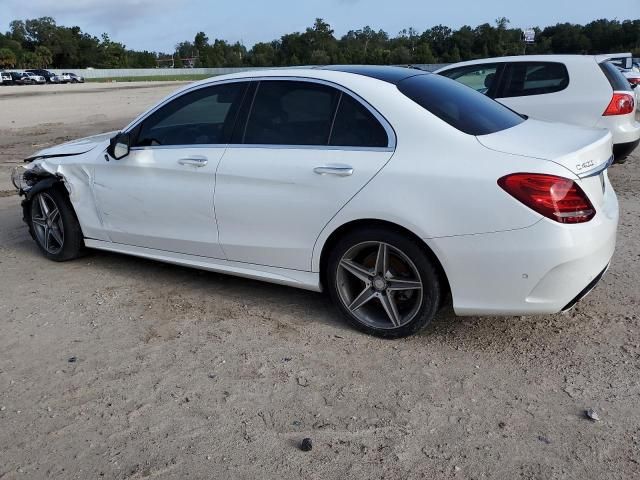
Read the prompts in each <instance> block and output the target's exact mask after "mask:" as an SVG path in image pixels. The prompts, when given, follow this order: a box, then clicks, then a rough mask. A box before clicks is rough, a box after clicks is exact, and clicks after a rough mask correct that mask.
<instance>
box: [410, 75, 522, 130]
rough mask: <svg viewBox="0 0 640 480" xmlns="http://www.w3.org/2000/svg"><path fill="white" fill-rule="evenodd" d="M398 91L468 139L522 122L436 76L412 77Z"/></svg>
mask: <svg viewBox="0 0 640 480" xmlns="http://www.w3.org/2000/svg"><path fill="white" fill-rule="evenodd" d="M398 89H399V90H400V91H401V92H402V93H403V94H404V95H406V96H407V97H409V98H410V99H411V100H413V101H414V102H416V103H417V104H418V105H420V106H421V107H423V108H424V109H426V110H428V111H429V112H431V113H432V114H434V115H435V116H436V117H438V118H440V119H442V120H444V121H445V122H447V123H448V124H449V125H451V126H452V127H454V128H456V129H458V130H460V131H461V132H464V133H467V134H469V135H488V134H490V133H495V132H499V131H501V130H506V129H507V128H511V127H515V126H516V125H518V124H520V123H522V122H524V120H525V118H524V117H523V116H521V115H518V114H517V113H516V112H514V111H513V110H511V109H509V108H507V107H505V106H504V105H502V104H500V103H498V102H496V101H495V100H492V99H491V98H489V97H487V96H486V95H483V94H482V93H479V92H477V91H475V90H474V89H473V88H470V87H467V86H465V85H463V84H461V83H458V82H456V81H455V80H451V79H449V78H446V77H443V76H440V75H432V74H427V75H416V76H413V77H409V78H407V79H406V80H402V81H401V82H399V83H398Z"/></svg>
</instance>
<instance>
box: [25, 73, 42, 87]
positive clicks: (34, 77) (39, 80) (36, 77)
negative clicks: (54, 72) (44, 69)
mask: <svg viewBox="0 0 640 480" xmlns="http://www.w3.org/2000/svg"><path fill="white" fill-rule="evenodd" d="M24 74H25V75H26V76H27V77H29V78H30V79H31V83H33V84H34V85H44V84H45V83H47V81H46V80H45V78H44V77H42V76H40V75H36V74H35V73H31V72H24Z"/></svg>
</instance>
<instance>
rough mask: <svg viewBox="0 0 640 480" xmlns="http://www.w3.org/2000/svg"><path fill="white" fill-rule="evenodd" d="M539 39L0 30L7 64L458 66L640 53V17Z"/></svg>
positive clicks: (504, 29)
mask: <svg viewBox="0 0 640 480" xmlns="http://www.w3.org/2000/svg"><path fill="white" fill-rule="evenodd" d="M534 30H535V33H536V41H535V43H533V44H528V45H525V43H524V42H523V41H522V30H521V29H519V28H510V26H509V20H508V19H506V18H504V17H502V18H498V19H496V21H495V22H494V24H489V23H484V24H482V25H478V26H476V27H475V28H473V27H471V26H467V25H465V26H463V27H460V28H459V29H457V30H453V29H451V28H449V27H447V26H444V25H436V26H434V27H432V28H428V29H426V30H424V31H422V32H421V31H419V30H416V29H414V28H409V29H406V30H402V31H401V32H399V33H398V34H397V35H395V36H391V35H389V34H388V33H387V32H385V31H383V30H374V29H373V28H371V27H368V26H367V27H364V28H362V29H359V30H350V31H349V32H347V33H346V34H345V35H343V36H341V37H339V38H338V37H336V36H335V35H334V31H333V29H332V28H331V25H329V24H328V23H327V22H325V21H324V20H323V19H320V18H318V19H316V21H315V22H314V24H313V26H311V27H308V28H307V29H306V30H305V31H304V32H294V33H288V34H285V35H283V36H282V37H281V38H279V39H277V40H273V41H271V42H259V43H256V44H255V45H253V47H251V48H249V49H248V48H247V47H245V46H244V45H243V44H242V43H240V42H235V43H230V42H227V41H226V40H223V39H219V38H214V39H213V40H210V38H209V37H208V36H207V34H206V33H205V32H198V33H197V34H196V35H195V37H194V39H193V40H186V41H183V42H180V43H178V44H177V45H176V48H175V52H170V53H163V52H149V51H136V50H131V49H127V48H126V46H125V45H123V44H122V43H119V42H115V41H113V40H111V38H109V36H108V35H107V34H103V35H102V36H101V37H99V38H98V37H96V36H93V35H90V34H88V33H86V32H83V31H82V30H81V29H80V27H77V26H74V27H65V26H60V25H57V24H56V22H55V20H54V19H53V18H51V17H42V18H36V19H30V20H14V21H13V22H11V24H10V28H9V31H7V32H6V33H5V34H1V33H0V67H2V68H35V67H41V68H47V67H49V68H86V67H93V68H150V67H156V66H158V65H160V66H172V65H173V66H175V67H183V66H193V67H243V66H254V67H271V66H290V65H322V64H332V63H337V64H423V63H451V62H458V61H461V60H471V59H475V58H484V57H497V56H503V55H520V54H523V53H527V54H544V53H576V54H595V53H611V52H629V51H630V52H632V53H633V55H634V56H640V20H638V19H636V20H623V21H619V20H606V19H601V20H594V21H593V22H590V23H588V24H586V25H577V24H572V23H558V24H556V25H553V26H548V27H545V28H544V29H540V28H538V27H536V28H534Z"/></svg>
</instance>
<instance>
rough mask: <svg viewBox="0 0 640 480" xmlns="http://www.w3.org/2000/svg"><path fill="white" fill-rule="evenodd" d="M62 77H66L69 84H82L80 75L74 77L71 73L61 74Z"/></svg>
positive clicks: (82, 79) (82, 78)
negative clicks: (68, 79)
mask: <svg viewBox="0 0 640 480" xmlns="http://www.w3.org/2000/svg"><path fill="white" fill-rule="evenodd" d="M62 75H68V76H69V78H70V80H71V83H84V77H83V76H81V75H76V74H75V73H72V72H63V73H62Z"/></svg>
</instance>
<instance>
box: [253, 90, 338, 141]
mask: <svg viewBox="0 0 640 480" xmlns="http://www.w3.org/2000/svg"><path fill="white" fill-rule="evenodd" d="M339 98H340V91H338V90H336V89H335V88H332V87H329V86H327V85H321V84H318V83H313V82H304V81H289V80H263V81H261V82H260V84H259V85H258V89H257V91H256V94H255V98H254V100H253V106H252V108H251V112H250V113H249V118H248V119H247V123H246V126H245V130H244V135H243V137H244V138H243V143H245V144H254V145H325V146H326V145H327V144H328V142H329V134H330V132H331V125H332V123H333V119H334V115H335V111H336V107H337V105H338V100H339Z"/></svg>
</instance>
